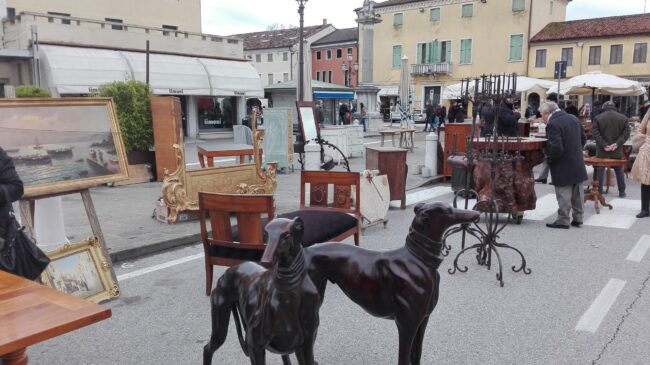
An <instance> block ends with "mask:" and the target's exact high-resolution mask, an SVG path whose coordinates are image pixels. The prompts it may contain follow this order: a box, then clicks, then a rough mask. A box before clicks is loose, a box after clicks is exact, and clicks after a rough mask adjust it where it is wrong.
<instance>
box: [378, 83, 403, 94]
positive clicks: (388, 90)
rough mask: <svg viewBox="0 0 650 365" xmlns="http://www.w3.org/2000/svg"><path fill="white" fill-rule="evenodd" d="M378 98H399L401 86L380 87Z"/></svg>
mask: <svg viewBox="0 0 650 365" xmlns="http://www.w3.org/2000/svg"><path fill="white" fill-rule="evenodd" d="M378 86H379V85H378ZM377 96H399V85H386V86H379V92H378V93H377Z"/></svg>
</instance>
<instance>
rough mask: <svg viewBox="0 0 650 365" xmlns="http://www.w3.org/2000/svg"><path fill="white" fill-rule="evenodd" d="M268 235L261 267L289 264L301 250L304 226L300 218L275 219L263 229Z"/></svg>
mask: <svg viewBox="0 0 650 365" xmlns="http://www.w3.org/2000/svg"><path fill="white" fill-rule="evenodd" d="M264 230H265V231H266V233H267V235H268V240H267V242H266V249H265V250H264V254H263V255H262V259H261V260H260V263H261V264H262V265H263V266H266V267H269V266H273V265H274V264H275V262H276V261H278V260H279V261H280V264H283V263H285V264H290V263H291V262H292V261H293V258H294V257H296V255H297V254H298V251H299V250H302V236H303V231H304V224H303V222H302V219H301V218H300V217H297V218H294V219H286V218H275V219H274V220H272V221H270V222H269V223H268V224H267V225H266V227H264Z"/></svg>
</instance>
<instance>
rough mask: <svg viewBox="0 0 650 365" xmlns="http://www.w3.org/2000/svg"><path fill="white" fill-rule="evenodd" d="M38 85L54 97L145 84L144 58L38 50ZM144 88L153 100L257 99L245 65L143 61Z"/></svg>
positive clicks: (259, 93) (169, 58)
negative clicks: (199, 97)
mask: <svg viewBox="0 0 650 365" xmlns="http://www.w3.org/2000/svg"><path fill="white" fill-rule="evenodd" d="M40 52H41V54H40V57H41V60H42V68H41V69H42V72H41V73H42V75H43V76H42V85H43V86H46V87H50V88H52V89H54V90H56V92H57V93H58V94H59V95H62V94H89V93H92V92H96V91H97V90H98V88H99V86H101V85H103V84H107V83H110V82H114V81H128V80H138V81H143V82H144V81H146V54H145V53H139V52H127V51H114V50H104V49H96V48H80V47H66V46H52V45H42V46H41V47H40ZM149 85H151V88H152V91H153V93H154V94H156V95H214V96H248V97H263V96H264V89H263V88H262V82H261V80H260V78H259V75H258V73H257V71H255V69H254V68H253V66H252V65H251V64H250V63H249V62H242V61H228V60H215V59H209V58H197V57H190V56H179V55H162V54H154V53H152V54H150V55H149Z"/></svg>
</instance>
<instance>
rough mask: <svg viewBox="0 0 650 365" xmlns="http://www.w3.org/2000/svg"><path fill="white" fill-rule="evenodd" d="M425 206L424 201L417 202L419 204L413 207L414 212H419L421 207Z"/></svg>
mask: <svg viewBox="0 0 650 365" xmlns="http://www.w3.org/2000/svg"><path fill="white" fill-rule="evenodd" d="M423 206H424V203H417V204H415V207H413V212H414V213H415V214H417V213H418V212H419V211H420V209H422V207H423Z"/></svg>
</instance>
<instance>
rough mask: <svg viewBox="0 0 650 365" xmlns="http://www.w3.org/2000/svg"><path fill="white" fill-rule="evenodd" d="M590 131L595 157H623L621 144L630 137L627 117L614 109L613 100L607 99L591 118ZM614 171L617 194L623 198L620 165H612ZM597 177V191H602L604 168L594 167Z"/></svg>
mask: <svg viewBox="0 0 650 365" xmlns="http://www.w3.org/2000/svg"><path fill="white" fill-rule="evenodd" d="M591 133H592V135H593V136H594V140H595V141H596V148H597V150H596V157H601V158H613V159H617V160H620V159H622V158H623V144H624V143H625V142H626V141H627V139H628V138H630V127H629V124H628V122H627V117H626V116H625V115H623V114H621V113H619V112H617V111H616V106H615V105H614V103H613V102H611V101H607V102H605V103H604V104H603V111H602V112H601V113H600V114H598V116H596V118H594V120H593V127H592V129H591ZM613 169H614V172H615V173H616V184H617V185H618V196H619V197H621V198H625V196H626V194H625V176H624V174H623V170H622V169H621V167H620V166H617V167H614V168H613ZM596 176H597V178H598V191H600V193H601V194H602V193H603V182H604V180H605V169H604V168H600V167H599V168H596Z"/></svg>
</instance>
